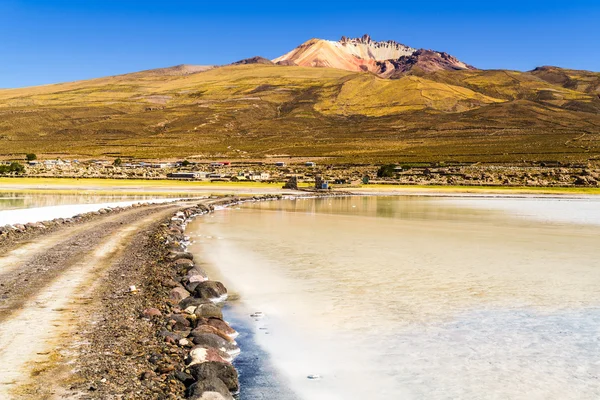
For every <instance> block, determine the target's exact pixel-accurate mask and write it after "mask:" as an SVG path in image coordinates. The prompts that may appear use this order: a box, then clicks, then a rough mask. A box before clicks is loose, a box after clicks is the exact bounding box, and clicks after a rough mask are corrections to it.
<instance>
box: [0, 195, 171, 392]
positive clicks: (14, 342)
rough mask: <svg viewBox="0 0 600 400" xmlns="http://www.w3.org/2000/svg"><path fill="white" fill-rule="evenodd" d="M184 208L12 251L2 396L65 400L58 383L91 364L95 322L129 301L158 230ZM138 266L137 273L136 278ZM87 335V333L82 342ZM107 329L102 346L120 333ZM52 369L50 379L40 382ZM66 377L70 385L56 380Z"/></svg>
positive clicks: (0, 294) (4, 279)
mask: <svg viewBox="0 0 600 400" xmlns="http://www.w3.org/2000/svg"><path fill="white" fill-rule="evenodd" d="M181 207H182V205H181V204H161V205H151V206H145V207H141V208H133V209H130V210H126V211H123V212H120V213H118V214H116V215H107V216H103V217H101V218H98V219H95V220H93V221H89V222H85V223H83V224H81V225H79V226H77V227H64V228H61V229H59V230H57V231H55V232H52V233H50V234H48V235H45V236H42V237H40V238H38V239H39V240H37V241H36V242H29V241H27V240H26V241H24V242H23V243H22V244H21V245H20V246H19V243H17V244H16V247H15V248H14V249H12V250H11V251H8V252H5V254H4V256H3V257H1V258H0V398H2V399H11V398H19V399H21V398H23V399H42V398H60V397H63V396H59V394H60V393H61V392H63V393H64V391H65V390H66V389H65V388H64V387H63V386H64V385H62V384H60V383H59V382H63V383H64V380H70V381H71V382H72V381H73V379H72V378H73V376H74V375H73V373H74V371H73V370H72V368H73V366H74V365H79V366H81V367H83V365H84V364H85V362H84V361H83V360H81V357H82V353H81V351H80V350H81V346H84V345H85V343H86V342H89V341H93V340H95V339H94V336H93V335H92V334H91V333H90V332H91V331H90V321H91V320H92V319H94V317H95V316H96V317H97V315H98V310H101V309H102V307H105V306H108V307H109V308H110V307H111V306H112V304H109V305H103V303H105V302H106V301H107V300H108V301H109V302H110V301H113V300H115V298H116V297H119V296H126V290H127V288H128V287H129V286H128V285H129V284H135V282H136V281H139V280H140V279H141V275H139V273H141V272H144V266H145V265H146V264H147V263H148V262H149V261H151V253H150V252H148V251H146V250H148V249H147V248H145V247H144V246H148V245H149V242H148V241H149V240H150V237H151V232H152V229H154V228H155V227H156V226H157V224H158V223H159V222H160V221H164V220H165V218H167V217H168V216H170V215H171V214H172V213H174V212H175V211H176V210H177V209H179V208H181ZM131 268H134V270H135V271H137V272H138V275H136V276H130V275H129V274H132V272H131V271H129V272H128V269H131ZM115 285H117V286H119V289H118V291H119V292H118V294H117V295H115V290H117V289H116V288H115ZM115 296H116V297H115ZM108 297H112V299H108ZM138 297H139V298H140V299H141V298H142V296H138ZM115 304H116V303H115ZM113 311H114V312H118V310H113ZM97 322H98V321H96V322H95V323H97ZM120 325H122V321H119V326H120ZM98 326H99V327H101V326H102V324H99V325H98ZM113 328H114V327H112V328H111V329H113ZM94 329H95V328H94ZM84 331H87V333H86V334H85V335H87V336H85V335H84V336H85V337H79V339H77V342H76V341H75V339H76V338H77V337H78V336H77V335H78V334H83V333H82V332H84ZM100 331H101V332H103V334H104V336H102V338H101V339H98V338H97V340H98V343H97V345H101V342H102V343H104V342H103V341H104V340H106V337H107V336H108V335H112V337H113V338H114V336H115V332H114V331H110V332H109V331H102V330H101V329H100ZM111 332H112V333H111ZM116 335H117V337H118V335H119V334H118V331H117V333H116ZM74 345H75V347H76V348H74V347H73V346H74ZM61 349H62V350H66V349H68V351H67V352H62V353H61V352H60V350H61ZM67 353H68V354H67ZM48 371H52V374H51V375H50V376H48V378H49V379H44V380H43V381H41V380H40V377H43V376H44V374H47V373H49V372H48ZM61 373H62V375H61ZM60 376H62V378H63V381H61V380H60V379H54V378H55V377H56V378H58V377H60ZM81 379H85V378H81ZM42 383H43V384H42ZM67 397H69V398H71V397H75V393H74V392H72V391H71V392H70V394H69V395H68V396H67Z"/></svg>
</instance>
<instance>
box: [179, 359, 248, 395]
mask: <svg viewBox="0 0 600 400" xmlns="http://www.w3.org/2000/svg"><path fill="white" fill-rule="evenodd" d="M189 369H190V375H192V376H193V377H194V379H195V380H196V381H198V382H201V381H212V380H214V379H215V378H217V379H220V380H221V381H222V382H223V383H224V384H225V386H227V389H228V390H229V391H230V392H232V393H237V392H238V391H239V390H240V384H239V382H238V373H237V371H236V369H235V368H234V367H233V365H231V364H227V363H220V362H215V361H208V362H205V363H201V364H195V365H192V366H191V367H190V368H189Z"/></svg>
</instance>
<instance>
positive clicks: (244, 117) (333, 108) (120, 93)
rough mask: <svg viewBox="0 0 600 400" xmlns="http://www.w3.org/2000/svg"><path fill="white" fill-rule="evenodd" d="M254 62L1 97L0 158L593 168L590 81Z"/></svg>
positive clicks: (551, 73) (584, 75)
mask: <svg viewBox="0 0 600 400" xmlns="http://www.w3.org/2000/svg"><path fill="white" fill-rule="evenodd" d="M359 48H362V47H361V46H357V47H356V49H357V51H358V49H359ZM392 48H395V50H393V49H392ZM363 49H366V48H363ZM381 50H382V53H385V52H396V51H397V52H400V51H402V48H400V47H398V46H395V45H392V44H390V45H389V48H387V49H381ZM367 54H368V53H367ZM386 54H389V53H386ZM397 54H398V53H394V56H396V55H397ZM382 57H387V55H384V56H382ZM401 57H409V58H411V57H416V58H417V59H418V58H421V60H420V61H423V59H422V58H424V57H425V55H423V54H419V53H418V52H417V51H415V52H414V53H413V54H412V55H410V56H400V58H401ZM350 59H351V58H350ZM255 61H257V62H258V63H251V61H248V63H245V64H241V65H230V66H223V67H215V68H206V67H194V66H179V67H173V68H164V69H159V70H149V71H142V72H138V73H132V74H126V75H119V76H111V77H105V78H98V79H92V80H86V81H79V82H69V83H62V84H56V85H45V86H37V87H29V88H22V89H6V90H0V144H1V145H2V146H1V148H0V156H2V157H4V158H23V157H24V154H26V153H31V152H33V153H36V154H38V156H40V157H41V158H47V157H65V158H103V157H108V158H110V157H120V158H122V159H128V158H130V157H134V158H174V159H181V158H184V157H186V158H188V157H190V158H196V159H205V158H209V157H217V158H218V159H232V160H233V159H240V160H264V157H268V156H269V155H278V156H281V155H288V156H290V157H298V158H299V159H301V160H306V159H310V158H313V157H324V158H326V159H327V161H323V162H327V163H385V162H392V163H413V162H441V161H443V162H488V163H507V164H512V163H521V162H524V161H527V162H533V161H560V162H589V161H590V160H600V99H599V98H598V94H597V89H596V88H597V86H595V85H596V83H595V82H598V80H600V73H595V72H589V71H572V70H563V69H559V68H555V67H552V68H550V69H544V70H535V71H532V72H518V71H504V70H490V71H486V70H476V69H462V70H443V69H442V70H437V71H434V72H429V73H423V74H418V73H416V71H417V70H416V69H415V68H413V69H412V70H411V73H409V74H400V75H398V76H396V77H395V78H396V79H382V78H381V77H379V76H377V75H375V74H370V73H369V74H367V73H363V72H361V71H362V70H361V71H346V70H344V69H338V68H311V67H300V66H281V65H274V64H268V63H261V59H255ZM542 72H543V73H542ZM564 77H567V78H568V79H565V78H564Z"/></svg>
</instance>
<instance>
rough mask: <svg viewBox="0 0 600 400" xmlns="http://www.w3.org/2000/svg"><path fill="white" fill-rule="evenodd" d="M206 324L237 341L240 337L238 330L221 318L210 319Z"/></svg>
mask: <svg viewBox="0 0 600 400" xmlns="http://www.w3.org/2000/svg"><path fill="white" fill-rule="evenodd" d="M206 324H207V325H210V326H213V327H215V328H217V329H218V330H220V331H221V332H223V333H225V334H226V335H227V336H229V337H230V338H232V339H235V338H236V337H237V336H238V333H237V332H236V330H235V329H233V328H232V327H231V326H229V324H228V323H227V322H225V321H223V320H222V319H220V318H208V320H207V321H206Z"/></svg>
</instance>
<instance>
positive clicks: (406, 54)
mask: <svg viewBox="0 0 600 400" xmlns="http://www.w3.org/2000/svg"><path fill="white" fill-rule="evenodd" d="M273 62H274V63H276V64H279V65H298V66H302V67H321V68H338V69H344V70H348V71H356V72H365V71H368V72H372V73H375V74H377V75H379V76H381V77H384V78H388V77H395V76H398V75H399V74H402V73H406V72H408V71H410V70H411V69H412V68H413V67H419V70H420V71H422V72H433V71H438V70H460V69H471V68H473V67H471V66H470V65H468V64H465V63H463V62H462V61H460V60H458V59H457V58H455V57H453V56H451V55H450V54H448V53H444V52H437V51H432V50H423V49H421V50H418V49H415V48H412V47H409V46H406V45H404V44H401V43H398V42H395V41H393V40H388V41H385V42H378V41H374V40H373V39H372V38H371V36H369V35H367V34H365V35H363V36H362V37H360V38H349V37H346V36H342V38H341V39H340V40H339V41H337V42H336V41H332V40H323V39H311V40H309V41H307V42H305V43H303V44H301V45H300V46H298V47H296V48H295V49H294V50H292V51H290V52H289V53H287V54H284V55H283V56H281V57H278V58H276V59H274V60H273Z"/></svg>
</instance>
